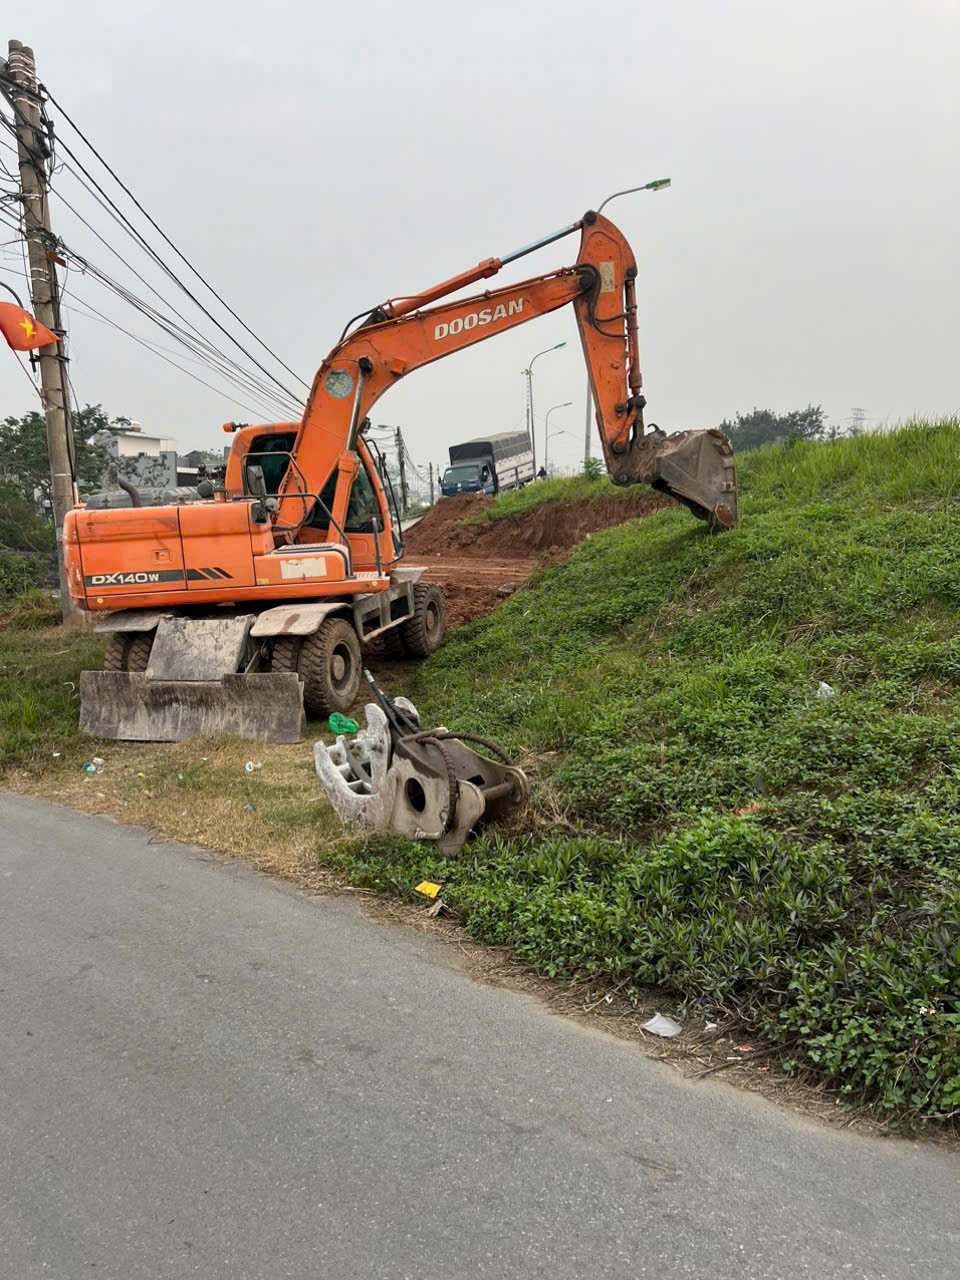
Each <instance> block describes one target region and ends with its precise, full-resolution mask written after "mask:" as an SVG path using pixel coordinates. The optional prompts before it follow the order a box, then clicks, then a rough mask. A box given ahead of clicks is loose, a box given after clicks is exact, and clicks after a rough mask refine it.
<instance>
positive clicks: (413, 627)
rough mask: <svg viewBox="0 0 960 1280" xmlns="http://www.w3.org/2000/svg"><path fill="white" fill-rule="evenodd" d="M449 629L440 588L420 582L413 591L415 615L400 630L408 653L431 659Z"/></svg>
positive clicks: (416, 656) (445, 607)
mask: <svg viewBox="0 0 960 1280" xmlns="http://www.w3.org/2000/svg"><path fill="white" fill-rule="evenodd" d="M446 629H447V606H446V602H445V600H444V598H443V592H442V591H441V590H440V588H439V587H435V586H431V585H430V584H428V583H426V582H418V583H417V585H416V586H415V587H414V589H413V613H412V614H411V616H410V620H409V621H408V622H405V623H404V624H403V626H402V627H401V628H400V630H401V631H402V632H403V642H404V644H405V645H406V647H407V650H408V652H410V653H412V654H413V656H414V657H415V658H426V657H429V655H430V654H431V653H433V651H434V650H435V649H438V648H439V647H440V642H441V640H442V639H443V637H444V633H445V632H446Z"/></svg>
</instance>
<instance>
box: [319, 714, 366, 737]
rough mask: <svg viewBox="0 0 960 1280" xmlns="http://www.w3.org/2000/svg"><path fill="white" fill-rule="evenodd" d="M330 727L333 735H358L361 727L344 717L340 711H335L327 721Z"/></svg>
mask: <svg viewBox="0 0 960 1280" xmlns="http://www.w3.org/2000/svg"><path fill="white" fill-rule="evenodd" d="M327 724H328V725H329V726H330V732H331V733H356V732H357V730H358V729H359V728H360V726H359V725H358V724H357V722H356V720H351V719H350V717H349V716H342V715H341V714H340V712H339V711H334V712H333V714H332V715H331V716H330V719H329V720H328V721H327Z"/></svg>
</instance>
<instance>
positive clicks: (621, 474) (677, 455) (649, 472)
mask: <svg viewBox="0 0 960 1280" xmlns="http://www.w3.org/2000/svg"><path fill="white" fill-rule="evenodd" d="M607 468H608V470H609V472H610V479H611V480H612V481H613V483H614V484H624V485H625V484H638V483H640V482H642V481H645V482H646V483H647V484H649V485H652V487H653V488H654V489H658V490H660V492H661V493H668V494H669V495H670V496H671V497H672V498H676V499H677V501H678V502H682V503H683V504H684V506H686V507H689V508H690V510H691V511H692V512H693V514H694V515H695V516H696V517H697V518H698V519H699V520H706V522H707V524H708V525H709V526H710V528H711V529H713V530H714V531H717V532H720V531H722V530H726V529H735V528H736V525H737V467H736V463H735V462H734V458H733V448H732V446H731V444H730V441H729V440H728V439H727V437H726V436H725V435H724V433H723V432H722V431H715V430H711V431H675V432H674V433H673V434H672V435H667V434H666V433H665V432H663V431H661V430H660V429H659V428H658V427H650V428H649V429H648V431H647V433H646V434H645V435H640V436H638V437H637V438H636V439H634V440H633V441H632V443H631V444H630V446H629V447H628V448H627V449H626V450H625V451H624V452H623V453H615V452H614V451H613V450H612V449H610V450H608V452H607Z"/></svg>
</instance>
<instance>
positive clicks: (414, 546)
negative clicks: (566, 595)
mask: <svg viewBox="0 0 960 1280" xmlns="http://www.w3.org/2000/svg"><path fill="white" fill-rule="evenodd" d="M672 501H673V500H672V499H671V498H667V497H664V495H663V494H659V493H652V492H651V491H650V490H649V489H642V490H634V491H632V492H630V493H625V494H617V495H616V496H615V497H610V498H600V499H597V500H595V501H588V502H583V501H580V502H547V503H544V504H543V505H542V506H539V507H533V508H532V509H531V510H530V511H525V512H523V514H522V515H518V516H513V517H511V518H509V519H506V520H483V521H478V522H477V523H476V524H466V523H461V522H462V521H466V520H468V519H469V518H470V517H471V516H474V515H479V514H480V513H481V512H482V511H483V509H484V508H485V507H488V506H490V505H491V503H492V499H490V498H485V497H483V496H482V495H480V494H460V495H458V496H457V497H456V498H441V499H440V501H439V502H438V503H437V505H436V506H435V507H434V508H433V509H432V510H431V511H429V512H428V513H427V515H425V516H424V518H423V519H422V520H421V521H420V523H419V524H417V525H415V526H414V527H413V528H412V529H411V530H410V532H409V534H408V535H407V538H406V541H407V554H408V555H411V554H412V555H415V556H416V555H419V556H424V555H441V556H448V555H454V556H470V557H471V558H472V557H478V558H483V559H484V560H486V559H500V560H505V559H527V558H529V557H530V556H536V555H537V554H538V553H539V554H540V555H544V554H546V556H547V557H548V558H550V559H553V558H555V557H557V556H559V555H561V554H562V553H563V552H564V551H570V550H571V549H572V548H573V547H575V546H576V545H577V543H578V542H580V541H582V539H583V538H585V537H586V535H587V534H588V533H594V532H595V531H596V530H597V529H606V528H609V527H610V525H615V524H622V523H623V521H624V520H633V519H636V518H637V517H638V516H648V515H652V514H653V512H654V511H660V510H661V509H662V508H663V507H667V506H670V505H671V504H672Z"/></svg>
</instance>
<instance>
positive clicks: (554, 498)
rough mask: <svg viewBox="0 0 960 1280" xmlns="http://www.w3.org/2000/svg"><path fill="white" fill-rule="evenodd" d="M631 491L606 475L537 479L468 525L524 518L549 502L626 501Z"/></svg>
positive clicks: (506, 495)
mask: <svg viewBox="0 0 960 1280" xmlns="http://www.w3.org/2000/svg"><path fill="white" fill-rule="evenodd" d="M629 495H630V491H629V490H624V489H622V488H619V487H618V486H617V485H615V484H613V483H612V482H611V481H610V480H608V479H607V477H606V476H598V477H597V478H595V479H594V478H591V477H590V476H553V477H551V478H550V479H549V480H537V481H536V483H535V484H528V485H527V486H526V487H525V488H523V489H516V490H511V491H510V492H509V493H502V494H501V495H500V497H499V498H498V499H497V501H496V502H495V503H493V504H492V505H491V506H489V507H485V508H484V510H483V511H482V512H480V513H479V514H478V515H476V516H472V517H471V518H470V521H468V523H473V522H480V521H490V520H509V519H510V517H511V516H519V515H523V514H524V512H526V511H531V510H533V508H534V507H542V506H543V505H544V504H545V503H547V502H596V501H599V500H600V499H601V498H613V499H614V500H616V499H617V498H626V497H629Z"/></svg>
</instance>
